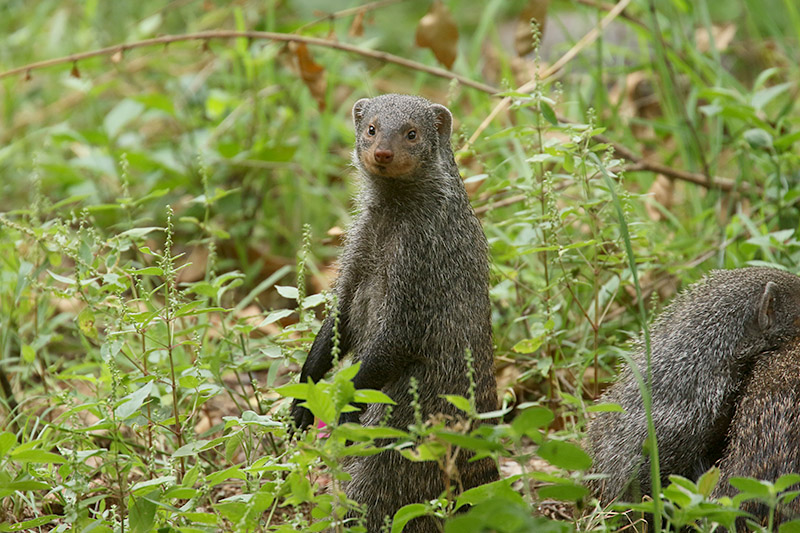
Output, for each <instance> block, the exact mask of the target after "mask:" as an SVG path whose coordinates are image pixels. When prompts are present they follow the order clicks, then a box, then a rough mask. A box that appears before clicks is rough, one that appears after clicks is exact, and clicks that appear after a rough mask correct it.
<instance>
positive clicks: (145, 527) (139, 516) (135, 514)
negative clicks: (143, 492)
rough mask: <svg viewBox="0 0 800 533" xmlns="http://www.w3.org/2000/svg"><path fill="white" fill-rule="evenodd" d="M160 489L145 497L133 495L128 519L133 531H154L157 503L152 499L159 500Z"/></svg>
mask: <svg viewBox="0 0 800 533" xmlns="http://www.w3.org/2000/svg"><path fill="white" fill-rule="evenodd" d="M159 494H160V491H158V490H155V491H153V492H151V493H150V494H148V495H147V496H146V497H144V498H137V497H135V496H131V503H130V504H129V512H128V520H129V522H130V526H131V531H132V533H146V532H148V531H152V529H153V525H154V524H155V518H156V504H155V503H153V502H152V501H150V500H151V499H153V500H158V496H159Z"/></svg>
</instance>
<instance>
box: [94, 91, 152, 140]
mask: <svg viewBox="0 0 800 533" xmlns="http://www.w3.org/2000/svg"><path fill="white" fill-rule="evenodd" d="M142 111H144V105H142V104H140V103H139V102H137V101H135V100H130V99H128V98H126V99H125V100H122V101H121V102H120V103H118V104H117V105H116V106H114V108H113V109H112V110H111V111H109V112H108V114H107V115H106V118H105V119H104V120H103V128H104V129H105V130H106V134H107V135H108V136H109V138H114V137H116V136H117V134H118V133H119V132H120V131H122V129H123V128H124V127H125V126H126V125H128V124H129V123H130V122H131V121H132V120H134V119H135V118H136V117H138V116H139V115H141V114H142Z"/></svg>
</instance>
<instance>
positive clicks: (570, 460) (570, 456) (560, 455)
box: [536, 440, 592, 470]
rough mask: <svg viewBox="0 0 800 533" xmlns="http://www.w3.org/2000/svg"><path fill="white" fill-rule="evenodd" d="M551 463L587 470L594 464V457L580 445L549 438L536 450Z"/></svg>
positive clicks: (572, 468) (567, 467)
mask: <svg viewBox="0 0 800 533" xmlns="http://www.w3.org/2000/svg"><path fill="white" fill-rule="evenodd" d="M536 453H537V454H538V455H539V457H541V458H542V459H544V460H545V461H547V462H548V463H550V464H551V465H554V466H558V467H560V468H566V469H568V470H586V469H588V468H589V467H590V466H592V458H591V457H589V455H587V453H586V452H585V451H583V450H582V449H580V448H579V447H578V446H576V445H574V444H572V443H569V442H563V441H558V440H548V441H547V442H545V443H544V444H542V445H541V446H539V449H538V450H537V452H536Z"/></svg>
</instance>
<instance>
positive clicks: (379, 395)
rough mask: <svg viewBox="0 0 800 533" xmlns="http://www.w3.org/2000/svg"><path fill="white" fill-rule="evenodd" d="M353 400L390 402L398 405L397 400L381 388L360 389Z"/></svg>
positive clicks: (360, 401)
mask: <svg viewBox="0 0 800 533" xmlns="http://www.w3.org/2000/svg"><path fill="white" fill-rule="evenodd" d="M353 400H355V401H356V402H359V403H388V404H391V405H396V404H397V402H395V401H394V400H392V399H391V398H390V397H389V396H388V395H386V394H384V393H383V392H381V391H379V390H374V389H358V390H356V391H355V394H354V395H353Z"/></svg>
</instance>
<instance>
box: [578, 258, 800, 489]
mask: <svg viewBox="0 0 800 533" xmlns="http://www.w3.org/2000/svg"><path fill="white" fill-rule="evenodd" d="M799 317H800V278H798V277H797V276H795V275H793V274H789V273H787V272H783V271H781V270H777V269H771V268H762V267H755V268H744V269H738V270H717V271H714V272H712V273H711V274H710V275H709V276H708V277H707V278H705V279H703V280H702V281H700V282H698V283H697V284H695V285H693V286H692V287H691V288H690V289H689V290H688V291H686V292H684V293H683V294H681V295H680V296H678V297H677V298H676V299H675V301H674V302H672V303H671V304H670V305H669V306H668V307H667V308H666V309H665V310H664V312H663V313H662V314H661V316H660V317H659V318H658V319H657V320H656V322H655V324H654V325H653V327H652V329H651V354H652V357H651V364H652V377H653V390H652V399H653V411H652V412H653V420H654V423H655V429H656V438H657V441H658V456H659V462H660V468H661V470H660V472H661V477H662V483H663V482H665V481H666V480H667V476H669V475H670V474H678V475H681V476H685V477H688V478H690V479H696V478H697V476H699V475H700V474H701V473H703V472H704V471H705V470H706V469H708V468H709V467H710V466H711V465H712V464H713V463H714V462H715V461H716V460H718V459H719V458H720V456H721V453H722V449H723V447H724V445H725V433H726V431H727V429H728V425H729V423H730V420H731V417H732V416H733V411H734V405H735V403H736V401H737V397H738V394H739V392H740V389H742V388H743V387H744V383H745V382H746V379H747V377H748V376H749V372H750V370H751V369H752V365H753V363H754V361H755V360H756V358H757V356H758V355H759V354H761V353H763V352H766V351H768V350H772V349H775V348H777V347H779V346H782V345H784V344H785V343H787V342H788V341H790V340H791V339H794V338H796V337H797V336H798V335H800V324H799V323H798V318H799ZM633 360H634V362H635V363H636V365H637V367H638V369H639V372H641V374H642V376H646V375H647V362H646V356H645V352H644V349H642V347H641V346H640V347H639V348H638V349H637V350H636V352H635V353H634V354H633ZM601 401H602V402H613V403H618V404H620V405H621V406H622V408H623V409H624V410H625V412H623V413H619V412H604V413H599V414H598V416H597V417H596V418H595V419H594V420H592V421H591V422H590V424H589V428H588V433H589V444H590V448H591V454H592V456H593V458H594V467H593V471H594V472H595V473H600V474H605V475H606V477H605V478H604V479H600V480H597V481H595V482H594V483H593V487H592V488H593V489H594V492H595V494H596V495H597V496H598V497H599V498H600V500H601V501H602V502H604V503H607V502H609V501H611V500H613V499H614V498H617V497H622V498H623V499H627V500H630V499H631V498H633V497H634V496H635V495H638V494H648V493H649V492H650V488H651V487H650V463H649V460H648V458H647V457H646V456H645V455H644V454H643V452H642V445H643V443H644V442H645V440H646V438H647V421H646V418H645V411H644V406H643V404H642V398H641V394H640V392H639V387H638V385H637V382H636V380H635V378H634V376H633V373H632V371H631V369H630V368H629V367H627V366H626V367H625V368H624V369H623V370H622V372H621V374H620V377H619V380H618V381H617V383H616V384H615V385H613V386H612V387H611V389H609V391H608V392H606V394H604V396H603V397H602V399H601Z"/></svg>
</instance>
